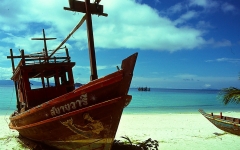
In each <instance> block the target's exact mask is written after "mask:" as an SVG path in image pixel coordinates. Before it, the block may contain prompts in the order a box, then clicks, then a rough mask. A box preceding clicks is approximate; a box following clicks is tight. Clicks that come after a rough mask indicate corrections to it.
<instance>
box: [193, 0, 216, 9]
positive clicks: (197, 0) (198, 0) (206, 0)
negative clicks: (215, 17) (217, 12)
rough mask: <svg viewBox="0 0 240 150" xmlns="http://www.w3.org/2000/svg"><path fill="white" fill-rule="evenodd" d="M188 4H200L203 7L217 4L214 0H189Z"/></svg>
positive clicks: (214, 6) (213, 6)
mask: <svg viewBox="0 0 240 150" xmlns="http://www.w3.org/2000/svg"><path fill="white" fill-rule="evenodd" d="M189 4H190V6H200V7H203V8H216V7H218V6H219V4H218V2H217V1H214V0H189Z"/></svg>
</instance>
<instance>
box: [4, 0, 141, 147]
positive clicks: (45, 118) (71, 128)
mask: <svg viewBox="0 0 240 150" xmlns="http://www.w3.org/2000/svg"><path fill="white" fill-rule="evenodd" d="M69 4H70V8H65V9H66V10H71V11H78V12H83V13H86V14H85V15H84V16H83V19H82V20H81V21H80V24H79V25H78V27H79V26H80V25H81V24H82V23H83V22H84V20H87V31H88V42H89V53H90V64H91V66H90V67H91V81H90V82H89V83H87V84H84V85H82V86H80V87H75V85H74V77H73V71H72V68H73V67H74V65H75V62H71V59H70V56H69V53H68V49H67V48H66V47H65V48H64V49H65V51H66V56H65V57H57V56H56V57H55V56H54V52H56V51H57V50H58V49H59V48H60V47H61V45H63V44H60V46H59V47H58V48H57V49H55V50H54V51H53V52H52V53H51V54H50V55H49V54H48V52H49V51H48V50H47V46H46V40H50V39H54V38H46V37H45V32H44V30H43V38H34V40H44V51H43V52H40V53H35V54H34V55H28V54H25V53H24V50H21V54H20V55H13V51H12V49H10V56H8V57H7V58H9V59H11V62H12V69H13V76H12V77H11V79H12V80H13V81H14V83H15V89H16V97H17V110H16V111H15V112H14V113H13V114H12V115H11V117H10V123H9V128H11V129H15V130H17V131H18V132H19V134H20V135H21V136H22V137H24V138H27V139H29V140H33V141H36V142H37V143H43V144H46V145H49V146H50V147H53V148H57V149H62V150H80V149H81V150H110V149H111V145H112V143H113V141H114V138H115V134H116V132H117V129H118V125H119V121H120V119H121V115H122V111H123V109H124V107H126V106H127V105H128V104H129V103H130V101H131V98H132V97H131V95H128V90H129V87H130V84H131V80H132V76H133V70H134V67H135V62H136V59H137V53H135V54H133V55H131V56H129V57H128V58H126V59H124V60H123V61H122V65H121V68H119V67H117V69H116V71H115V72H113V73H111V74H108V75H106V76H104V77H101V78H98V76H97V70H96V60H95V51H94V43H93V34H92V25H91V24H92V20H91V14H98V15H104V16H106V14H104V13H103V6H102V5H99V1H97V2H95V3H92V4H91V3H90V2H89V0H86V1H85V2H81V1H76V0H70V1H69ZM89 8H91V11H90V9H89ZM95 9H97V10H95ZM78 27H76V28H75V29H77V28H78ZM75 29H74V30H75ZM69 37H70V35H69V36H68V38H69ZM64 41H66V39H65V40H64ZM14 59H20V61H19V63H18V65H17V67H16V68H15V64H14ZM35 79H38V80H39V81H41V83H42V84H41V87H39V88H34V86H32V84H31V81H35Z"/></svg>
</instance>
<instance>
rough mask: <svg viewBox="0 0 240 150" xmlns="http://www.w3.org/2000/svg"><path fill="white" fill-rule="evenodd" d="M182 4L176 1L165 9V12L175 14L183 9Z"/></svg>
mask: <svg viewBox="0 0 240 150" xmlns="http://www.w3.org/2000/svg"><path fill="white" fill-rule="evenodd" d="M184 8H185V7H184V5H183V4H182V3H177V4H175V5H173V6H171V7H170V8H169V9H168V10H167V13H170V14H175V13H179V12H181V11H182V10H183V9H184Z"/></svg>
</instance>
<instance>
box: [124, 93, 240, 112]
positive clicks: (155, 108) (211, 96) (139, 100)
mask: <svg viewBox="0 0 240 150" xmlns="http://www.w3.org/2000/svg"><path fill="white" fill-rule="evenodd" d="M219 92H220V91H219V90H182V89H151V91H150V92H144V91H141V92H140V91H138V90H137V89H130V91H129V94H130V95H132V96H133V98H132V101H131V103H130V104H129V106H127V107H126V108H125V110H124V113H198V109H200V108H201V109H204V110H206V111H211V112H219V111H222V112H227V111H235V112H239V111H240V105H236V104H228V105H224V104H223V103H222V102H221V99H220V98H219Z"/></svg>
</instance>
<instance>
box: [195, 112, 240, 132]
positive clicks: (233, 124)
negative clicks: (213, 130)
mask: <svg viewBox="0 0 240 150" xmlns="http://www.w3.org/2000/svg"><path fill="white" fill-rule="evenodd" d="M199 112H200V113H201V114H202V115H203V116H204V117H205V118H207V119H208V120H209V121H210V122H211V123H212V124H214V125H215V126H216V127H217V128H219V129H221V130H223V131H226V132H229V133H232V134H235V135H240V119H239V118H233V117H227V116H223V115H222V113H221V112H220V114H219V115H214V114H213V113H211V114H207V113H206V112H205V111H203V110H202V109H200V110H199Z"/></svg>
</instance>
